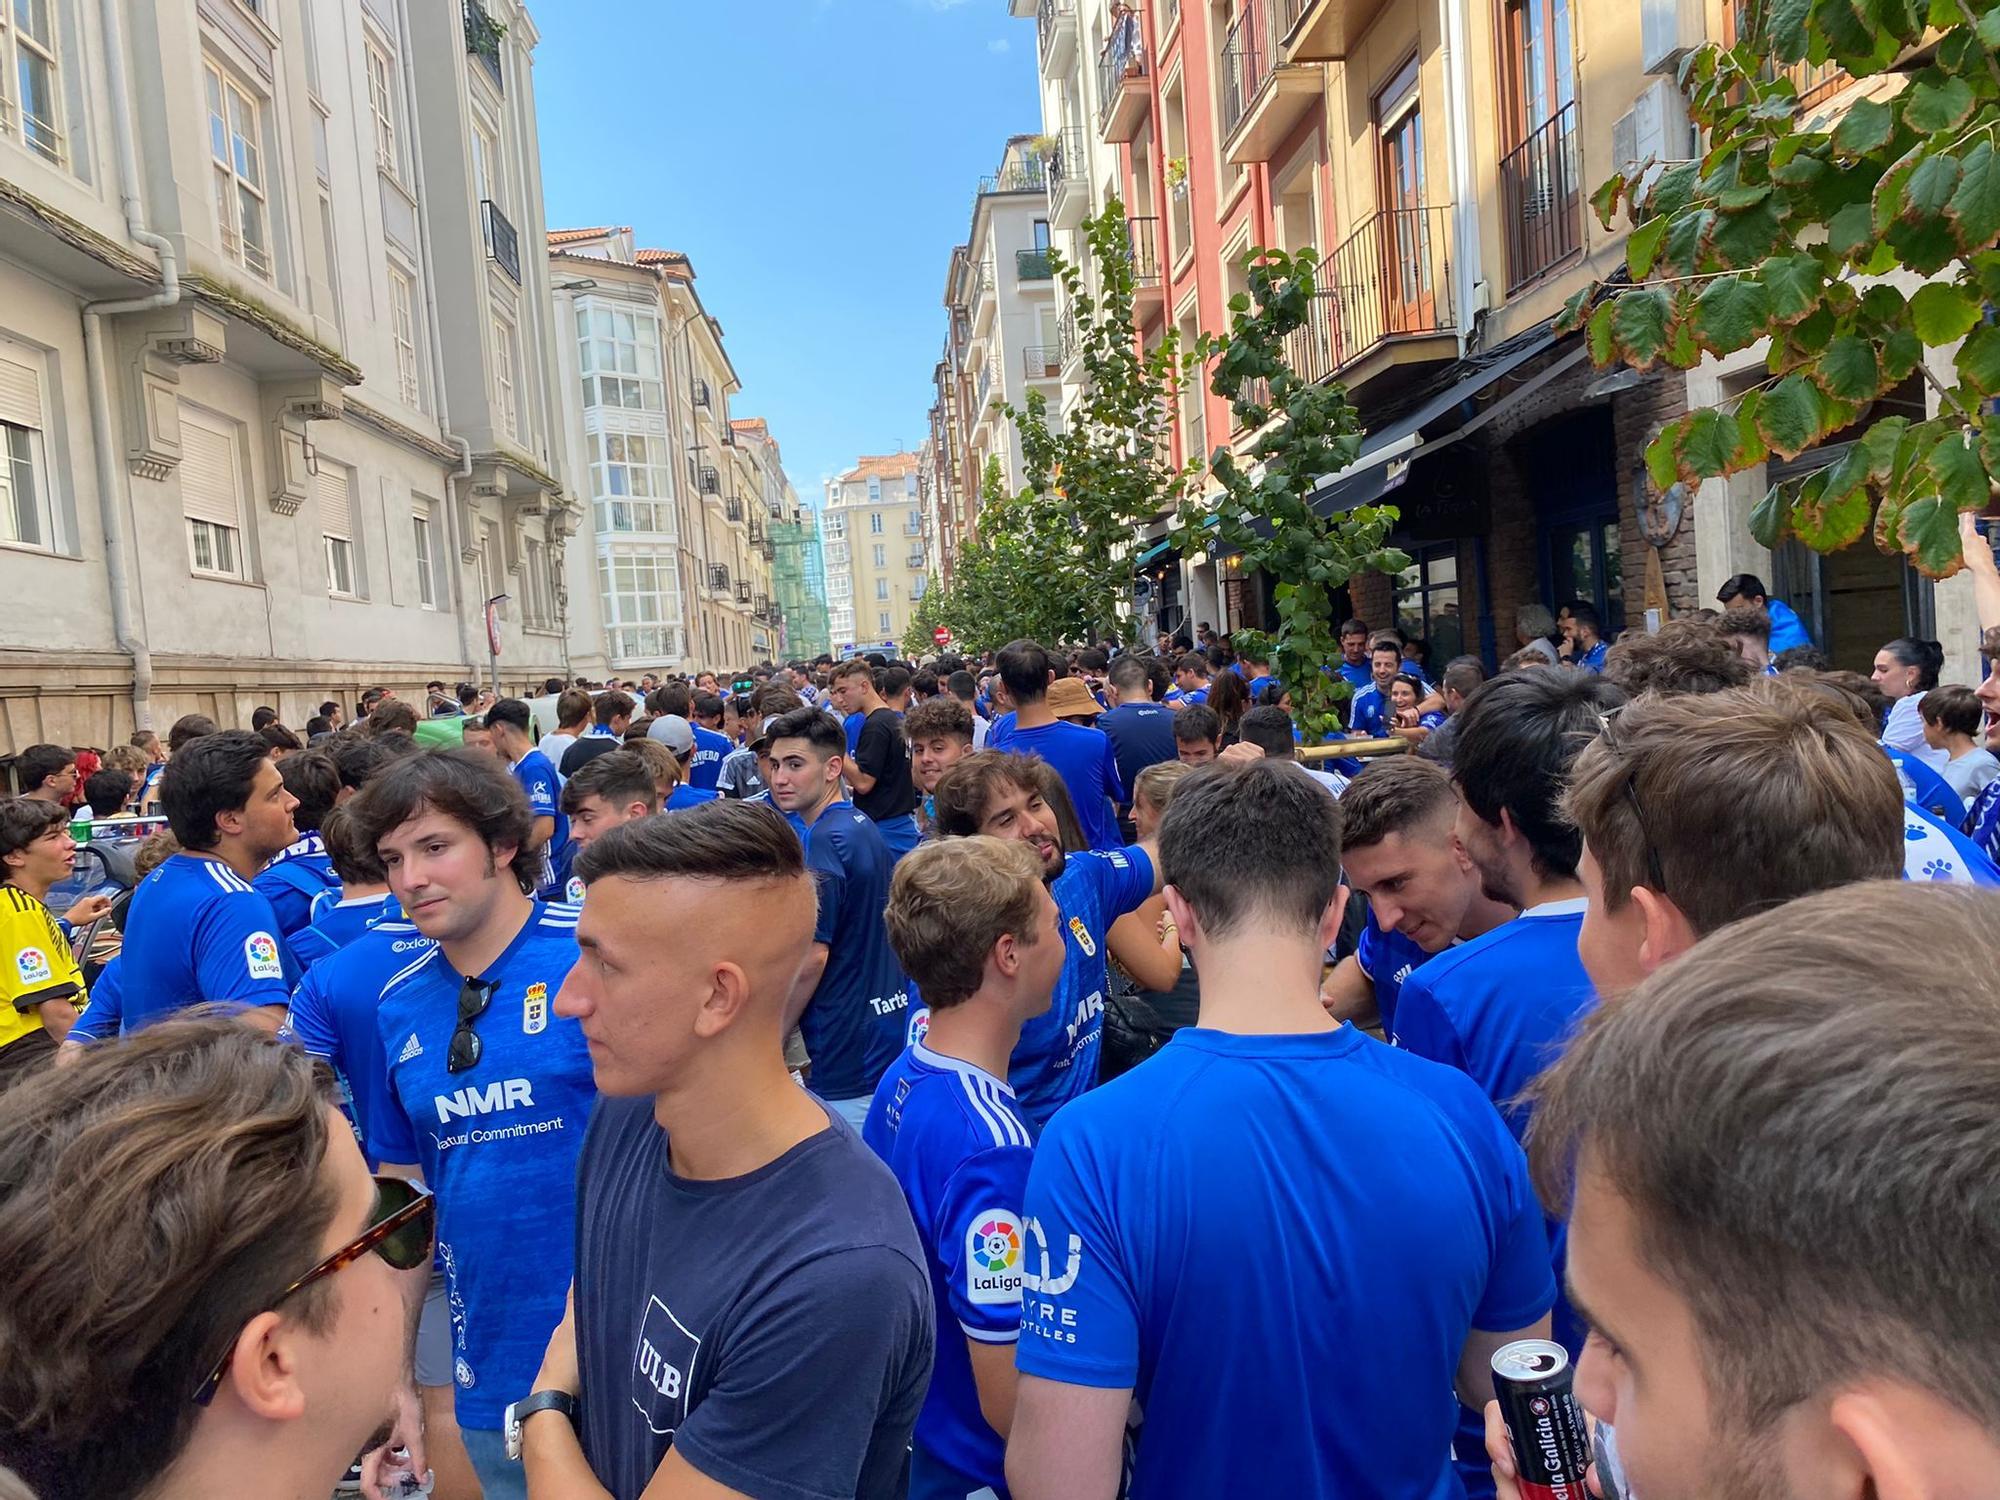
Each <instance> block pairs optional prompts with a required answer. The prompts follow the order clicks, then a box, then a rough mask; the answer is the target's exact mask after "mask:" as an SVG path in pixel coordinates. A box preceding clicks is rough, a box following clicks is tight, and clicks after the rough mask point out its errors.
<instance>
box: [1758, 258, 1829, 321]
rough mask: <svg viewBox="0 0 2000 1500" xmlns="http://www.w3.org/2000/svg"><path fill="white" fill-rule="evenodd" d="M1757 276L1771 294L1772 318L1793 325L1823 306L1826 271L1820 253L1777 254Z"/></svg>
mask: <svg viewBox="0 0 2000 1500" xmlns="http://www.w3.org/2000/svg"><path fill="white" fill-rule="evenodd" d="M1757 279H1758V280H1760V281H1762V282H1763V283H1764V289H1765V290H1766V291H1767V292H1769V293H1770V294H1771V317H1772V318H1773V319H1774V320H1776V321H1777V322H1779V323H1787V324H1789V323H1796V322H1798V321H1799V319H1801V318H1803V317H1804V316H1805V315H1806V314H1807V313H1809V312H1811V311H1812V310H1813V309H1814V308H1815V307H1817V306H1819V298H1820V289H1821V288H1822V287H1824V286H1825V285H1826V272H1825V269H1824V268H1823V267H1822V266H1821V265H1820V263H1819V257H1818V256H1816V255H1805V254H1800V255H1774V256H1772V257H1771V258H1770V259H1769V260H1767V261H1765V262H1764V264H1763V265H1762V266H1761V267H1759V268H1758V271H1757Z"/></svg>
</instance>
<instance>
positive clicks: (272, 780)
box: [241, 759, 299, 859]
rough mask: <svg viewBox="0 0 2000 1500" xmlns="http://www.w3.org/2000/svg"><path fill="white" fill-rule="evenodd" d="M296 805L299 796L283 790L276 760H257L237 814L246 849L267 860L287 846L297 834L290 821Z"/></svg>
mask: <svg viewBox="0 0 2000 1500" xmlns="http://www.w3.org/2000/svg"><path fill="white" fill-rule="evenodd" d="M298 805H299V799H298V798H296V797H294V796H293V795H292V794H291V793H290V792H288V791H286V790H285V779H284V777H282V776H280V775H279V774H278V766H277V763H276V762H275V761H272V760H269V759H266V760H264V761H263V762H261V763H260V764H259V765H258V767H257V775H256V777H255V778H254V779H253V780H252V781H251V783H250V798H249V800H248V801H246V802H245V803H244V804H243V811H242V814H241V817H242V819H243V840H244V843H245V844H246V845H247V846H248V847H249V849H250V852H251V853H253V854H256V855H258V856H260V857H261V858H263V859H269V858H270V857H271V856H272V855H274V854H276V853H278V852H280V851H281V850H283V849H285V848H287V847H288V846H290V845H291V844H292V842H293V841H294V840H296V839H297V838H298V836H299V831H298V829H297V828H296V827H294V826H293V824H292V809H293V808H295V807H297V806H298Z"/></svg>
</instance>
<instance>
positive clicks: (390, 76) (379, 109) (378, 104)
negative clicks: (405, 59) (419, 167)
mask: <svg viewBox="0 0 2000 1500" xmlns="http://www.w3.org/2000/svg"><path fill="white" fill-rule="evenodd" d="M362 50H363V51H364V52H365V53H366V54H367V68H368V112H369V113H370V114H371V115H373V116H374V117H375V165H376V166H378V167H380V168H381V169H382V170H383V171H385V172H387V173H388V174H389V175H390V176H391V177H392V178H395V179H396V180H397V181H399V182H400V181H401V180H402V176H403V159H402V155H401V153H400V152H399V151H398V150H397V149H396V95H395V88H394V83H395V77H396V65H395V64H394V63H393V62H391V61H390V60H389V54H388V53H387V52H384V51H383V50H382V49H381V48H380V47H378V46H376V45H375V43H374V42H373V41H369V42H365V43H363V46H362Z"/></svg>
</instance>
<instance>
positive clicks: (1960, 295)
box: [1910, 281, 1982, 348]
mask: <svg viewBox="0 0 2000 1500" xmlns="http://www.w3.org/2000/svg"><path fill="white" fill-rule="evenodd" d="M1981 311H1982V309H1981V308H1980V305H1979V301H1978V299H1977V298H1975V297H1971V296H1968V295H1967V294H1966V293H1965V292H1964V291H1962V290H1960V289H1959V288H1958V287H1957V286H1955V285H1953V284H1952V283H1950V282H1947V281H1927V282H1925V283H1924V284H1923V285H1922V286H1920V287H1918V288H1917V289H1916V291H1915V292H1914V293H1913V294H1912V295H1911V297H1910V323H1911V326H1912V327H1914V328H1915V329H1916V331H1917V337H1918V338H1920V339H1922V340H1923V341H1924V342H1925V343H1926V344H1929V345H1930V346H1931V347H1933V348H1936V347H1937V346H1938V345H1939V344H1949V343H1953V342H1955V341H1956V340H1958V339H1962V338H1964V337H1965V336H1966V334H1968V333H1970V332H1971V331H1972V326H1973V325H1974V324H1975V323H1977V322H1978V321H1979V318H1980V314H1981Z"/></svg>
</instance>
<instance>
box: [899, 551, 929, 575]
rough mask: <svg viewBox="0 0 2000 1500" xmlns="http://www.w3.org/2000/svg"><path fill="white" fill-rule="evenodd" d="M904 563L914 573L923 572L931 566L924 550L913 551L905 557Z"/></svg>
mask: <svg viewBox="0 0 2000 1500" xmlns="http://www.w3.org/2000/svg"><path fill="white" fill-rule="evenodd" d="M903 565H904V566H905V567H907V568H909V569H910V570H911V571H912V572H914V573H921V572H923V571H924V569H925V568H926V567H928V566H929V563H928V561H927V560H926V559H925V557H924V555H923V553H922V552H912V553H911V554H910V555H909V556H908V557H906V558H904V559H903Z"/></svg>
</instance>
